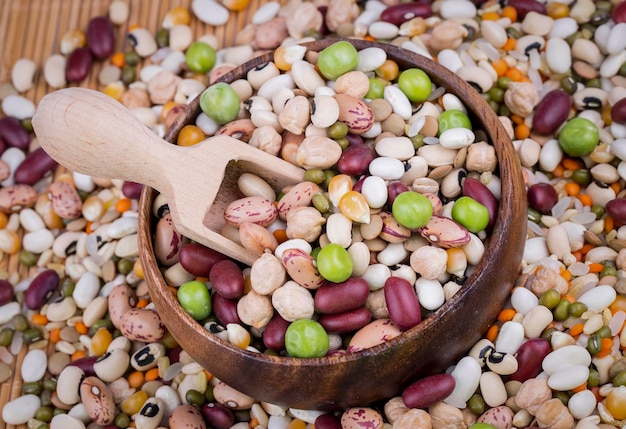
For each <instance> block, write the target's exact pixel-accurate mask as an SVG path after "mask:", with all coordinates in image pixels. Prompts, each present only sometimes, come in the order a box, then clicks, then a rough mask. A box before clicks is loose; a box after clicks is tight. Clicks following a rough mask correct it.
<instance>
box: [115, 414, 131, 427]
mask: <svg viewBox="0 0 626 429" xmlns="http://www.w3.org/2000/svg"><path fill="white" fill-rule="evenodd" d="M113 424H114V425H115V426H117V427H118V428H120V429H123V428H127V427H128V425H129V424H130V417H129V416H128V414H125V413H119V414H117V415H116V416H115V419H113Z"/></svg>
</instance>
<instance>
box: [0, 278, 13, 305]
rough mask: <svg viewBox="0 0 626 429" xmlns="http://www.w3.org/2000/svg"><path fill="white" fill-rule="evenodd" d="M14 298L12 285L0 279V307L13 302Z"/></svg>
mask: <svg viewBox="0 0 626 429" xmlns="http://www.w3.org/2000/svg"><path fill="white" fill-rule="evenodd" d="M14 296H15V291H14V290H13V285H12V284H11V283H10V282H9V281H8V280H4V279H0V305H4V304H8V303H9V302H11V301H13V297H14Z"/></svg>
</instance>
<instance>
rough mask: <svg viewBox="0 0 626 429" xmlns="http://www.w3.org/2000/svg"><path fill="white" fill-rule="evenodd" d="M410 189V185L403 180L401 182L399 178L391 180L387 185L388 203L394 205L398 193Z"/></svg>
mask: <svg viewBox="0 0 626 429" xmlns="http://www.w3.org/2000/svg"><path fill="white" fill-rule="evenodd" d="M408 190H409V188H408V186H406V185H405V184H404V183H402V182H399V181H397V180H393V181H391V182H389V184H388V185H387V203H388V204H389V206H391V205H393V202H394V200H395V199H396V197H397V196H398V195H400V194H401V193H403V192H406V191H408Z"/></svg>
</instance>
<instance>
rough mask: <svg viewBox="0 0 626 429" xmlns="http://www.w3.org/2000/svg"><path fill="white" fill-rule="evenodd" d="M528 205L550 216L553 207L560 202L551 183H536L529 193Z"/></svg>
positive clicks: (529, 189)
mask: <svg viewBox="0 0 626 429" xmlns="http://www.w3.org/2000/svg"><path fill="white" fill-rule="evenodd" d="M527 198H528V205H529V206H530V207H532V208H533V209H535V210H537V211H538V212H539V213H541V214H550V210H552V207H554V205H555V204H556V203H557V202H558V201H559V195H558V194H557V192H556V190H555V189H554V186H552V185H551V184H549V183H535V184H534V185H532V186H531V187H530V188H528V192H527Z"/></svg>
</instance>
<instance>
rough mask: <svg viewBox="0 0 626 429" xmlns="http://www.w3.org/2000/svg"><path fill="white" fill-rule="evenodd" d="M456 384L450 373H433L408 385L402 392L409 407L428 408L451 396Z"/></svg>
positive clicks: (403, 398) (403, 399) (405, 403)
mask: <svg viewBox="0 0 626 429" xmlns="http://www.w3.org/2000/svg"><path fill="white" fill-rule="evenodd" d="M455 386H456V381H455V380H454V377H452V376H451V375H450V374H436V375H431V376H429V377H426V378H422V379H421V380H417V381H416V382H414V383H412V384H410V385H408V386H407V387H406V389H404V391H403V392H402V401H403V402H404V405H406V406H407V407H408V408H428V407H430V406H431V405H432V404H434V403H435V402H439V401H443V400H444V399H446V398H447V397H448V396H450V394H451V393H452V391H453V390H454V387H455Z"/></svg>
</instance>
